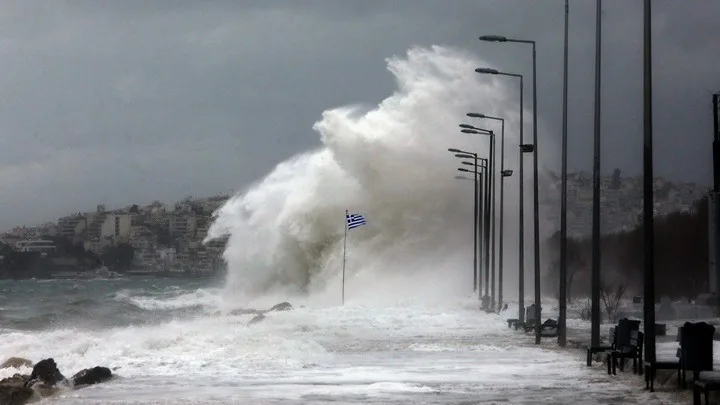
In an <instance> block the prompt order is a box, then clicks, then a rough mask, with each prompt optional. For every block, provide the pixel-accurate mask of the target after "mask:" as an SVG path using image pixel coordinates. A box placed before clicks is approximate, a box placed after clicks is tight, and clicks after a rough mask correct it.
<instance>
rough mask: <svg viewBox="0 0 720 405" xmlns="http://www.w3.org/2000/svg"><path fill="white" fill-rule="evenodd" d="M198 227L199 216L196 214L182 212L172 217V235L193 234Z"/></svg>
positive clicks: (170, 227) (170, 224) (170, 225)
mask: <svg viewBox="0 0 720 405" xmlns="http://www.w3.org/2000/svg"><path fill="white" fill-rule="evenodd" d="M196 229H197V217H195V215H194V214H190V213H180V214H173V215H172V217H170V223H169V230H170V235H172V236H175V237H178V236H192V235H194V234H195V230H196Z"/></svg>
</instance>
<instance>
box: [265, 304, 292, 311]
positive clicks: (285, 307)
mask: <svg viewBox="0 0 720 405" xmlns="http://www.w3.org/2000/svg"><path fill="white" fill-rule="evenodd" d="M291 309H293V307H292V305H290V303H289V302H281V303H279V304H277V305H275V306H273V307H272V308H270V309H269V310H268V312H270V311H290V310H291Z"/></svg>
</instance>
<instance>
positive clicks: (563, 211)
mask: <svg viewBox="0 0 720 405" xmlns="http://www.w3.org/2000/svg"><path fill="white" fill-rule="evenodd" d="M569 2H570V0H565V44H564V47H563V105H562V117H563V118H562V120H563V123H562V174H561V177H562V180H561V181H562V185H561V189H560V194H561V196H560V294H559V297H558V301H560V303H559V307H560V308H559V314H558V345H559V346H560V347H565V345H566V344H567V322H566V319H567V265H568V263H567V175H568V173H567V143H568V134H567V109H568V103H567V101H568V88H567V85H568V22H569V21H568V20H569V18H568V17H569V14H570V4H569Z"/></svg>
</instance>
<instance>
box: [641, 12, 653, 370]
mask: <svg viewBox="0 0 720 405" xmlns="http://www.w3.org/2000/svg"><path fill="white" fill-rule="evenodd" d="M651 15H652V14H651V9H650V0H645V5H644V7H643V22H644V24H643V43H644V44H643V90H644V91H643V93H644V94H643V225H644V227H645V229H644V231H645V232H644V234H645V271H644V273H645V277H644V294H643V295H644V297H643V312H644V313H643V323H644V325H645V330H644V332H645V360H647V361H649V362H654V361H655V258H654V255H655V235H654V221H653V211H654V204H653V150H652V138H653V129H652V27H651V22H652V18H651Z"/></svg>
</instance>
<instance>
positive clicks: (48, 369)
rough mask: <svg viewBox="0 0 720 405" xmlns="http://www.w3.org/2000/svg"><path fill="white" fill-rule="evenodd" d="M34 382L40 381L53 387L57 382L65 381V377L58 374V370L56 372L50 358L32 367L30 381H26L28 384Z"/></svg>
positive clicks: (55, 366)
mask: <svg viewBox="0 0 720 405" xmlns="http://www.w3.org/2000/svg"><path fill="white" fill-rule="evenodd" d="M34 381H42V382H43V383H44V384H46V385H48V386H53V385H55V384H57V383H59V382H63V381H67V380H66V378H65V376H63V375H62V373H60V370H58V368H57V364H56V363H55V360H53V359H52V358H50V359H45V360H40V361H39V362H38V363H37V364H36V365H35V367H33V371H32V374H30V381H28V384H29V383H32V382H34ZM26 385H27V384H26Z"/></svg>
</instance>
